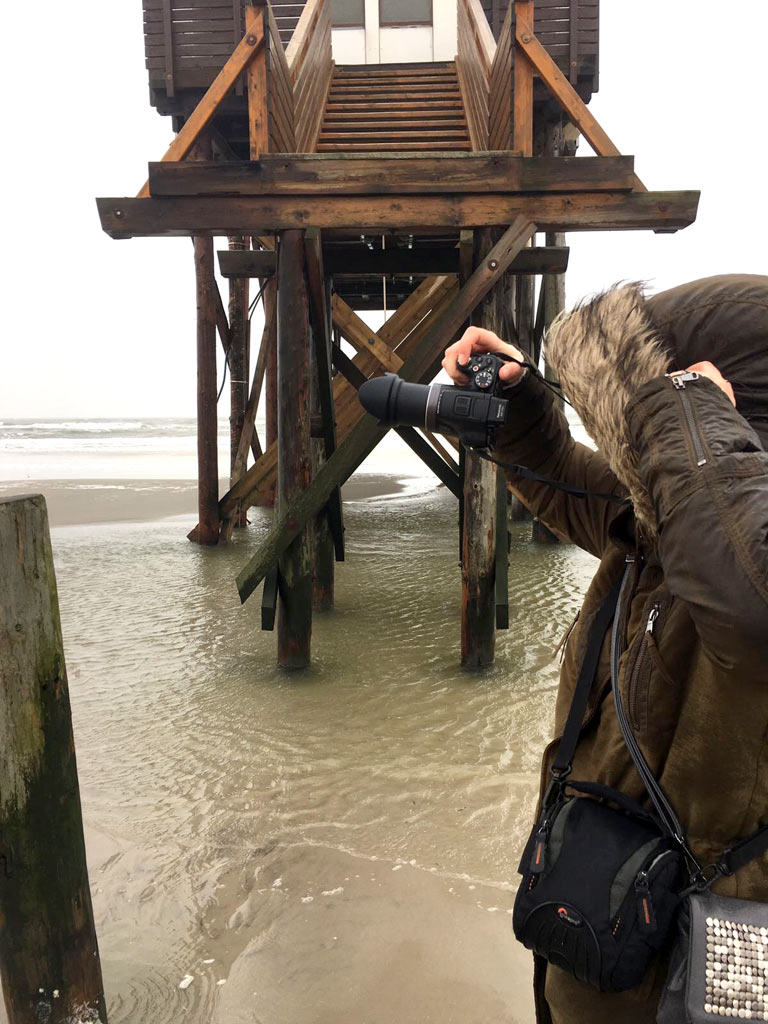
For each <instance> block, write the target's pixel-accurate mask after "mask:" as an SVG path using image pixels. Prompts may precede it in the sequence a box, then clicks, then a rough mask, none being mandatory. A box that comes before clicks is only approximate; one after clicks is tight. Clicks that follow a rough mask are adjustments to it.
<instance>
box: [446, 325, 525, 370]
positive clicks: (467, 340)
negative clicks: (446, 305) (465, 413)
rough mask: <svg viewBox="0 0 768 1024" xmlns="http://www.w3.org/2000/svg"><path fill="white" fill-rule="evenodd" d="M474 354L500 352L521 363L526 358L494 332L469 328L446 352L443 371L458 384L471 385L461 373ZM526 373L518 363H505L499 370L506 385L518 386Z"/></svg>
mask: <svg viewBox="0 0 768 1024" xmlns="http://www.w3.org/2000/svg"><path fill="white" fill-rule="evenodd" d="M473 352H499V353H502V354H504V355H507V356H512V357H513V358H514V359H519V360H520V361H521V362H522V361H524V358H525V357H524V356H523V353H522V352H520V351H519V349H516V348H515V346H514V345H508V344H507V342H506V341H502V340H501V338H500V337H499V336H498V335H496V334H494V333H493V331H486V330H484V329H483V328H482V327H469V328H467V330H466V331H465V332H464V334H463V335H462V336H461V338H459V340H458V341H457V342H454V344H453V345H451V346H450V347H449V348H447V349H446V350H445V358H444V359H443V369H444V370H445V372H446V373H447V374H448V376H449V377H450V378H451V380H452V381H454V382H455V383H456V384H468V383H469V378H468V377H467V376H466V375H465V374H463V373H462V372H461V367H462V366H466V365H467V363H468V362H469V357H470V356H471V355H472V353H473ZM524 373H525V370H524V369H523V367H522V366H519V365H518V364H517V363H505V364H504V365H503V366H502V368H501V369H500V370H499V380H501V381H503V382H504V383H505V384H516V383H517V381H519V380H520V379H521V377H522V376H523V374H524Z"/></svg>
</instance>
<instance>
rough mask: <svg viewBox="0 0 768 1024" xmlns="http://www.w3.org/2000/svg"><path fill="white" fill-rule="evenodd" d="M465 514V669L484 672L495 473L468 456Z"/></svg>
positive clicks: (497, 321) (492, 626)
mask: <svg viewBox="0 0 768 1024" xmlns="http://www.w3.org/2000/svg"><path fill="white" fill-rule="evenodd" d="M475 238H476V241H477V251H476V262H478V263H480V262H481V261H482V260H483V259H484V258H485V257H486V256H487V255H488V253H489V252H490V250H491V249H492V248H493V242H494V239H493V232H492V231H491V230H490V229H488V228H484V229H482V230H481V231H478V232H476V234H475ZM503 305H504V282H503V280H502V281H501V282H499V283H498V284H497V285H496V286H495V287H494V288H492V289H491V291H490V292H489V293H488V294H487V296H486V298H485V300H484V301H483V303H482V304H481V306H480V308H479V310H478V315H477V319H476V322H477V323H478V324H479V326H480V327H485V328H486V329H487V330H489V331H495V332H497V333H498V332H500V331H501V330H502V323H503V316H504V309H503ZM463 503H464V514H463V535H462V551H461V582H462V600H461V664H462V665H464V666H465V667H467V668H482V667H484V666H486V665H492V664H493V658H494V652H495V646H496V596H495V588H494V580H495V565H494V563H495V558H496V467H495V466H494V465H492V464H491V463H490V462H488V461H487V460H485V459H481V458H480V456H479V455H477V454H475V453H474V452H471V451H468V452H467V453H466V458H465V460H464V495H463Z"/></svg>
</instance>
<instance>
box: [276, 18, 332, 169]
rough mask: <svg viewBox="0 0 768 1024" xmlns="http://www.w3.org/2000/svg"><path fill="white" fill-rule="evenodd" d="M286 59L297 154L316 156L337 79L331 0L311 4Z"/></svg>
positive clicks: (289, 45) (296, 31)
mask: <svg viewBox="0 0 768 1024" xmlns="http://www.w3.org/2000/svg"><path fill="white" fill-rule="evenodd" d="M285 56H286V58H287V62H288V67H289V69H290V73H291V83H292V86H293V107H294V128H295V145H296V152H297V153H314V152H315V149H316V148H317V140H318V137H319V135H320V129H321V127H322V123H323V115H324V113H325V106H326V103H327V101H328V92H329V90H330V88H331V78H332V77H333V57H332V53H331V4H330V0H309V3H308V4H307V5H306V7H305V8H304V10H303V12H302V15H301V18H300V19H299V23H298V25H297V26H296V28H295V30H294V33H293V36H292V37H291V41H290V43H289V44H288V48H287V50H286V53H285Z"/></svg>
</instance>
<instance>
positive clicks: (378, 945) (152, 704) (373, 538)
mask: <svg viewBox="0 0 768 1024" xmlns="http://www.w3.org/2000/svg"><path fill="white" fill-rule="evenodd" d="M345 516H346V526H347V548H348V561H347V562H346V564H344V565H343V566H340V567H338V573H337V607H336V610H335V611H334V612H333V613H328V614H323V615H317V616H316V618H315V626H314V635H313V654H314V664H313V667H312V669H311V670H309V671H308V672H306V673H301V674H288V673H285V672H282V671H280V670H278V669H277V668H276V666H275V636H274V635H270V634H268V633H262V632H261V631H260V629H259V618H260V609H259V596H258V595H257V596H255V597H254V598H252V599H251V601H249V602H248V604H247V605H246V606H245V607H244V608H241V607H240V605H239V601H238V598H237V594H236V591H235V587H234V582H233V580H234V576H235V574H236V572H237V571H239V569H240V568H241V567H242V565H243V563H244V562H245V561H246V560H247V558H248V556H249V553H250V552H251V551H252V550H253V549H254V548H255V546H256V544H257V543H258V538H259V536H260V534H261V532H262V531H263V529H264V528H265V526H266V524H267V517H266V513H264V512H262V511H260V510H251V517H252V518H253V519H255V520H256V523H255V524H254V525H253V526H252V527H251V528H249V530H248V531H246V532H245V533H242V534H240V535H239V536H238V537H237V538H236V542H235V543H234V544H233V545H232V546H231V547H230V548H229V549H227V550H206V549H201V548H198V547H197V546H194V545H191V544H189V543H188V542H187V541H186V539H185V533H186V529H185V527H186V526H187V525H191V523H189V524H187V523H186V520H183V519H182V518H180V519H178V520H166V521H162V522H156V523H150V524H123V525H102V526H97V527H94V526H89V527H62V528H58V529H54V531H53V544H54V551H55V559H56V567H57V574H58V582H59V592H60V602H61V608H62V618H63V627H64V637H65V647H66V654H67V665H68V671H69V679H70V687H71V695H72V705H73V716H74V727H75V738H76V744H77V751H78V764H79V772H80V782H81V789H82V799H83V807H84V814H85V819H86V827H87V839H88V847H89V862H90V869H91V882H92V888H93V895H94V907H95V913H96V918H97V927H98V933H99V941H100V948H101V955H102V963H103V969H104V977H105V984H106V990H107V995H108V1002H109V1005H110V1008H111V1009H110V1021H111V1022H112V1024H123V1022H139V1021H141V1022H144V1021H152V1022H153V1024H164V1022H169V1024H171V1022H174V1024H175V1022H177V1021H182V1020H183V1021H188V1022H194V1024H203V1022H206V1024H207V1022H209V1021H216V1022H221V1024H233V1022H235V1024H236V1022H239V1021H243V1022H246V1021H247V1022H254V1024H256V1022H263V1024H320V1022H326V1021H327V1022H328V1024H330V1022H331V1021H333V1022H334V1024H345V1022H350V1024H352V1022H355V1024H379V1022H380V1024H384V1022H387V1021H391V1022H395V1021H397V1022H398V1024H417V1022H418V1024H424V1022H426V1021H430V1020H433V1019H434V1020H436V1021H437V1020H440V1021H442V1022H451V1021H456V1024H474V1022H477V1024H480V1022H481V1021H482V1022H483V1024H489V1022H494V1021H498V1022H499V1024H501V1022H502V1021H506V1022H511V1021H518V1022H520V1024H522V1022H526V1021H528V1020H530V1019H531V1017H530V1013H531V1011H530V997H529V995H528V991H527V988H528V986H527V977H526V972H527V959H526V956H527V955H526V954H525V951H521V950H519V949H518V947H517V946H516V945H515V944H514V941H513V940H512V938H511V917H510V916H509V914H510V909H511V904H512V897H513V890H514V886H515V880H516V873H515V872H516V866H517V859H518V857H519V852H520V849H521V845H522V842H523V840H524V837H525V834H526V833H527V830H528V829H529V827H530V819H531V814H532V809H533V806H534V801H535V792H536V788H537V784H538V765H539V757H540V753H541V750H542V748H543V746H544V744H545V743H546V741H547V737H548V732H549V729H550V723H551V714H552V709H553V704H554V688H555V686H556V680H557V671H558V666H557V663H556V662H555V661H553V659H552V655H553V650H554V648H555V646H556V645H557V643H558V640H559V639H560V636H561V635H562V633H563V632H564V630H565V629H566V627H567V625H568V623H569V622H570V620H571V619H572V618H573V616H574V614H575V612H576V610H577V609H578V607H579V604H580V601H581V597H582V595H583V593H584V590H585V589H586V586H587V584H588V582H589V579H590V576H591V573H592V571H593V569H594V567H595V564H596V563H595V562H594V560H593V559H591V558H590V556H588V555H586V554H584V553H583V552H580V551H578V550H577V549H575V548H572V547H559V546H554V547H550V546H534V545H532V544H531V543H529V541H528V539H527V538H528V537H529V535H530V525H525V524H522V525H519V526H518V525H516V526H514V527H513V531H514V541H513V548H512V556H511V563H512V564H511V569H510V604H511V609H510V617H511V628H510V629H509V631H507V632H503V633H500V634H499V639H498V649H497V660H496V665H495V667H494V668H493V669H490V670H488V671H485V672H482V673H477V674H470V673H467V672H463V671H462V670H461V669H460V668H459V667H458V661H459V614H460V597H461V594H460V579H459V573H458V568H457V530H456V520H457V507H456V503H455V500H454V499H453V498H452V496H451V495H450V494H449V493H447V492H446V491H445V490H444V489H440V490H433V491H431V492H430V493H428V494H427V495H422V496H408V495H406V496H397V497H389V498H380V499H374V500H371V499H369V500H366V501H359V502H348V503H346V504H345ZM188 976H191V977H192V981H191V982H190V984H189V986H188V987H187V988H184V989H181V988H179V985H180V983H181V982H182V979H184V978H185V977H188ZM219 982H225V984H218V983H219Z"/></svg>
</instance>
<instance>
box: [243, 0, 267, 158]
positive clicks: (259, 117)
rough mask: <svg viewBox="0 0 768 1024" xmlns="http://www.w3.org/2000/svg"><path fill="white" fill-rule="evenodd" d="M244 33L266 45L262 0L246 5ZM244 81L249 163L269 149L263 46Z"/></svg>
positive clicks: (252, 0) (263, 2)
mask: <svg viewBox="0 0 768 1024" xmlns="http://www.w3.org/2000/svg"><path fill="white" fill-rule="evenodd" d="M245 31H246V33H247V35H248V36H253V37H254V38H257V39H264V40H265V43H266V41H267V39H268V36H267V32H268V28H267V3H266V0H255V2H254V0H251V3H246V5H245ZM246 81H247V84H248V135H249V139H250V152H251V160H258V159H259V158H260V157H261V156H262V155H263V154H264V153H268V152H269V149H270V140H269V110H268V107H267V97H268V92H269V80H268V72H267V46H266V45H264V46H261V47H260V49H259V52H258V53H257V54H256V55H255V56H254V58H253V59H252V60H251V61H250V62H249V63H248V68H247V70H246Z"/></svg>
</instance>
